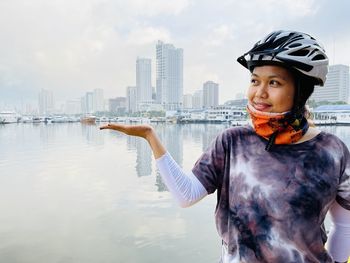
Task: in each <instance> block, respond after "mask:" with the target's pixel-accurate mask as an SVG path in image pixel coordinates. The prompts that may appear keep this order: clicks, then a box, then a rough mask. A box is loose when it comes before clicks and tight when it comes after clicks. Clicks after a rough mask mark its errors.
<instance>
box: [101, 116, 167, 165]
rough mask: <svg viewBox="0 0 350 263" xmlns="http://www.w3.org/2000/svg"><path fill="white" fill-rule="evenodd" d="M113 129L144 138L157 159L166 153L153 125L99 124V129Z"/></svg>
mask: <svg viewBox="0 0 350 263" xmlns="http://www.w3.org/2000/svg"><path fill="white" fill-rule="evenodd" d="M105 129H108V130H115V131H119V132H122V133H125V134H127V135H131V136H138V137H142V138H144V139H146V140H147V141H148V143H149V145H150V146H151V148H152V151H153V155H154V157H155V158H156V159H157V158H159V157H161V156H162V155H163V154H165V153H166V149H165V148H164V146H163V145H162V143H161V141H160V140H159V138H158V137H157V134H156V132H155V131H154V129H153V127H152V126H150V125H147V124H140V125H127V124H119V123H113V124H112V123H110V124H107V125H105V126H101V127H100V130H105Z"/></svg>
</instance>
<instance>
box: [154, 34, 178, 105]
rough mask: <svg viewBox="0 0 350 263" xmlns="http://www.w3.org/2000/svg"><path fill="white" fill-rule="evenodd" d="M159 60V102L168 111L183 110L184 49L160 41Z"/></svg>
mask: <svg viewBox="0 0 350 263" xmlns="http://www.w3.org/2000/svg"><path fill="white" fill-rule="evenodd" d="M156 59H157V63H156V65H157V72H156V73H157V74H156V75H157V83H156V88H157V102H158V103H161V104H162V105H163V106H164V108H165V109H166V110H177V109H181V108H182V99H183V97H182V96H183V49H181V48H175V47H174V46H173V45H172V44H165V43H163V42H162V41H158V43H157V46H156Z"/></svg>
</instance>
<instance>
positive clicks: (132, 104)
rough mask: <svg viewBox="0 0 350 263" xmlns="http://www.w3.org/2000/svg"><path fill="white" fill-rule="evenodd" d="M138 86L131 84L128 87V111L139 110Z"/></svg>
mask: <svg viewBox="0 0 350 263" xmlns="http://www.w3.org/2000/svg"><path fill="white" fill-rule="evenodd" d="M136 101H137V97H136V87H134V86H129V87H127V88H126V110H127V112H128V113H134V112H136V111H137V108H136V105H137V103H136Z"/></svg>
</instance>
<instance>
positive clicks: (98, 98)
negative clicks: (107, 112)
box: [93, 89, 104, 112]
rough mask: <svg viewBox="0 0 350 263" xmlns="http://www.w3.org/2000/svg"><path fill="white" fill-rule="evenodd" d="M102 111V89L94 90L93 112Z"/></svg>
mask: <svg viewBox="0 0 350 263" xmlns="http://www.w3.org/2000/svg"><path fill="white" fill-rule="evenodd" d="M98 111H104V98H103V89H94V92H93V112H98Z"/></svg>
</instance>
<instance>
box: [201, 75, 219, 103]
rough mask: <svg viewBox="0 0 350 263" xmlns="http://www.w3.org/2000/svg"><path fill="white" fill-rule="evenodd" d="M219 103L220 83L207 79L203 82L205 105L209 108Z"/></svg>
mask: <svg viewBox="0 0 350 263" xmlns="http://www.w3.org/2000/svg"><path fill="white" fill-rule="evenodd" d="M218 105H219V84H218V83H215V82H213V81H207V82H205V83H204V84H203V107H204V108H206V109H209V108H211V107H216V106H218Z"/></svg>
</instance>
